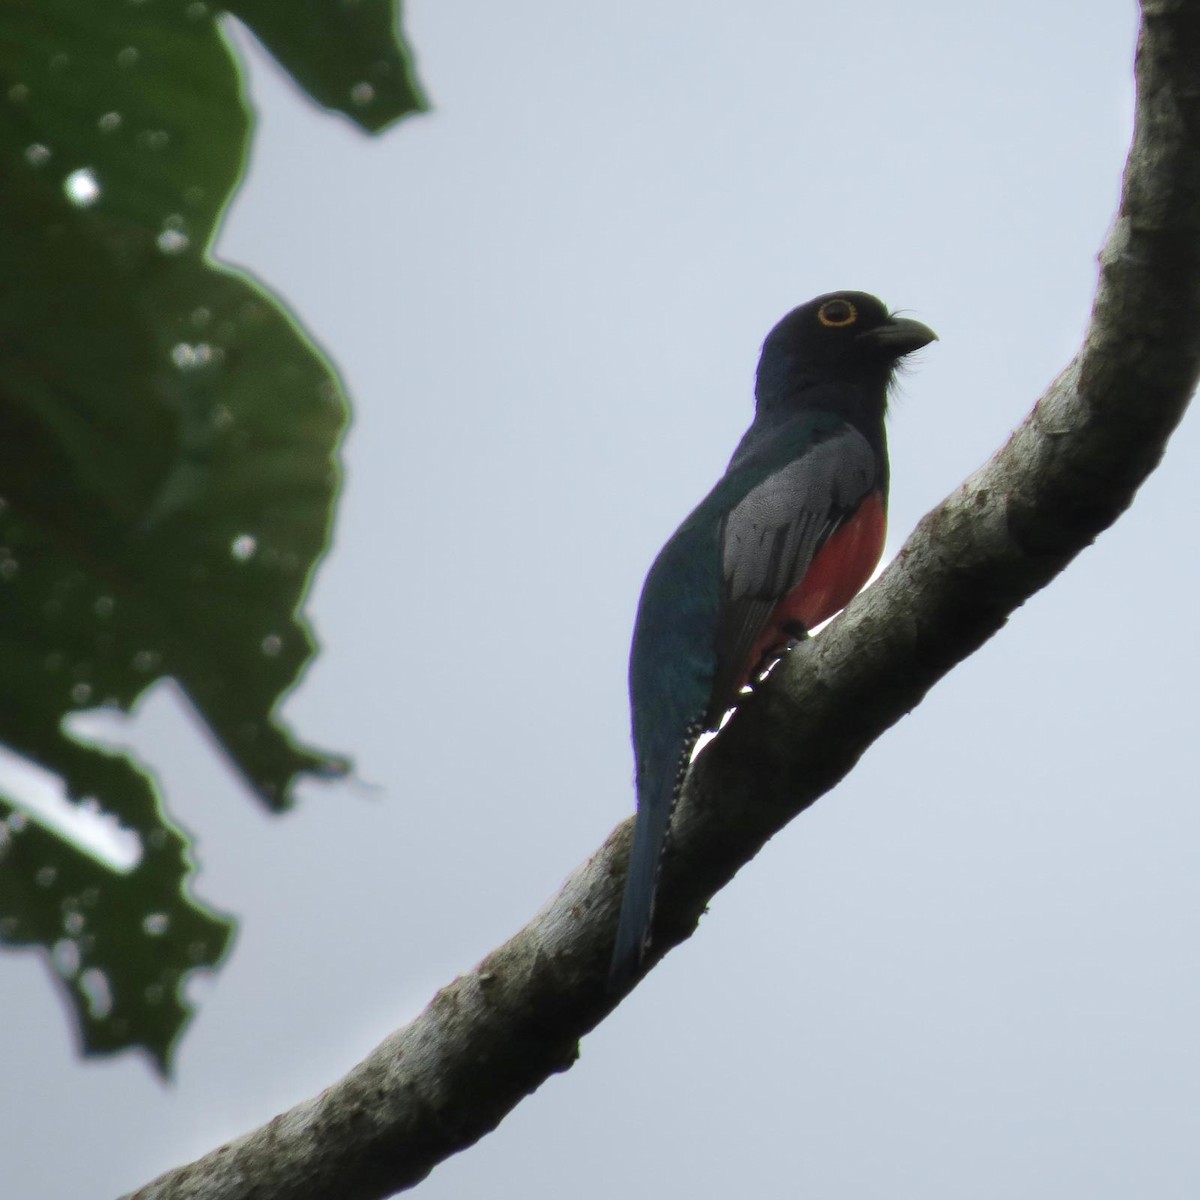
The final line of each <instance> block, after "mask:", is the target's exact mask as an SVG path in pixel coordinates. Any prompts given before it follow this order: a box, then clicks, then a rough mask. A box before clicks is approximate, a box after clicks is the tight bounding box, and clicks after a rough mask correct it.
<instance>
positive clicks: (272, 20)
mask: <svg viewBox="0 0 1200 1200" xmlns="http://www.w3.org/2000/svg"><path fill="white" fill-rule="evenodd" d="M225 7H226V8H228V9H229V11H230V12H231V13H233V14H234V15H235V16H237V17H239V18H241V20H243V21H245V23H246V24H247V25H249V26H250V28H251V29H253V30H254V32H255V33H256V34H257V35H258V37H259V38H260V39H261V41H262V43H263V45H264V46H266V48H267V49H268V50H270V52H271V53H272V54H273V55H274V56H275V57H276V58H277V59H278V60H279V62H280V63H281V64H282V65H283V66H284V67H285V68H286V69H287V71H288V72H289V73H290V74H291V75H292V77H293V78H294V79H295V80H296V82H297V83H299V84H300V86H301V87H302V88H304V90H305V91H306V92H308V94H309V95H310V96H312V98H313V99H314V100H316V101H317V102H318V103H320V104H323V105H325V106H326V107H327V108H334V109H337V110H338V111H339V112H343V113H345V114H346V115H347V116H349V117H351V118H352V119H353V120H355V121H357V122H358V123H359V124H360V125H362V126H363V127H364V128H366V129H370V130H372V131H378V130H380V129H383V128H384V127H385V126H386V125H390V124H391V123H392V122H393V121H395V120H396V119H397V118H399V117H403V116H406V115H407V114H408V113H412V112H420V111H422V110H423V109H425V108H426V101H425V97H424V95H423V94H422V92H421V88H420V85H419V84H418V83H417V81H416V77H415V75H414V73H413V69H412V58H411V52H410V51H409V50H408V48H407V47H406V46H405V45H404V43H403V41H402V40H400V38H399V34H398V33H397V22H398V20H399V17H398V8H399V5H398V4H397V3H396V0H292V2H291V3H290V4H281V3H279V0H230V2H229V3H227V4H226V5H225Z"/></svg>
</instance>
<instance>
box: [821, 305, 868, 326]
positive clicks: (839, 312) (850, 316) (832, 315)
mask: <svg viewBox="0 0 1200 1200" xmlns="http://www.w3.org/2000/svg"><path fill="white" fill-rule="evenodd" d="M817 320H818V321H820V322H821V324H822V325H824V326H825V328H826V329H844V328H845V327H846V326H847V325H853V324H854V322H855V321H857V320H858V309H857V308H855V307H854V305H853V304H851V303H850V301H849V300H826V301H825V303H824V304H822V305H821V307H820V308H819V309H818V310H817Z"/></svg>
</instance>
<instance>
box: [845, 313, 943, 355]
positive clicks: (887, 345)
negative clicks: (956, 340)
mask: <svg viewBox="0 0 1200 1200" xmlns="http://www.w3.org/2000/svg"><path fill="white" fill-rule="evenodd" d="M937 340H938V335H937V334H936V333H934V332H933V330H932V329H930V328H929V326H928V325H922V324H921V322H920V321H914V320H912V319H911V318H909V317H889V318H888V319H887V320H886V321H885V322H884V323H883V324H882V325H877V326H876V327H875V328H874V329H869V330H867V332H866V333H860V334H859V335H858V341H860V342H866V343H867V344H868V345H871V346H876V347H878V348H879V349H880V350H882V351H884V352H885V353H886V354H887V355H888V357H890V358H900V357H901V356H903V355H905V354H911V353H912V352H913V351H914V350H920V349H921V347H922V346H928V345H929V343H930V342H936V341H937Z"/></svg>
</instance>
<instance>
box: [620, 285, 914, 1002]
mask: <svg viewBox="0 0 1200 1200" xmlns="http://www.w3.org/2000/svg"><path fill="white" fill-rule="evenodd" d="M934 338H935V335H934V333H933V331H932V330H931V329H929V328H928V327H927V326H925V325H922V324H921V323H920V322H918V321H913V320H910V319H908V318H904V317H896V316H892V315H891V314H889V312H888V310H887V308H886V307H884V305H883V304H882V303H881V302H880V301H879V300H877V299H876V298H875V297H874V296H869V295H867V294H865V293H863V292H830V293H828V294H827V295H824V296H818V297H817V298H816V299H815V300H810V301H809V302H808V303H807V304H802V305H801V306H800V307H799V308H796V309H793V310H792V311H791V312H790V313H788V314H787V316H786V317H784V318H783V320H781V321H780V322H779V324H778V325H776V326H775V328H774V329H772V330H771V332H770V334H768V335H767V339H766V341H765V342H764V343H763V349H762V357H761V358H760V359H759V363H758V377H757V383H756V386H755V415H754V421H753V423H752V424H751V426H750V428H749V429H748V430H747V431H746V435H745V436H744V437H743V438H742V440H741V443H740V444H739V445H738V448H737V450H736V451H735V452H734V455H733V458H732V459H731V460H730V463H729V466H728V468H727V469H726V471H725V474H724V475H722V476H721V478H720V479H719V480H718V481H717V484H716V486H715V487H714V488H713V489H712V491H711V492H709V494H708V495H707V496H706V497H705V498H704V499H703V500H702V501H701V502H700V505H699V506H698V507H697V508H696V509H695V510H694V511H693V512H692V514H691V515H690V516H689V517H688V518H687V520H686V521H684V523H683V524H682V525H681V526H680V527H679V528H678V529H677V530H676V531H675V534H674V536H673V537H672V538H671V540H670V541H668V542H667V544H666V545H665V546H664V547H663V549H662V551H661V552H660V554H659V556H658V558H657V559H655V561H654V565H653V566H652V567H651V568H650V573H649V575H648V576H647V577H646V583H645V586H644V587H643V589H642V598H641V602H640V604H639V605H638V614H637V624H636V626H635V629H634V634H633V651H632V654H631V656H630V663H629V693H630V700H631V704H632V709H633V745H634V756H635V760H636V778H637V801H638V809H637V821H636V824H635V829H634V835H633V850H632V853H631V855H630V860H629V875H628V878H627V881H626V884H625V896H624V899H623V901H622V904H621V917H620V922H619V925H618V928H617V939H616V948H615V950H614V953H613V959H612V967H611V971H610V977H609V984H610V987H611V988H613V989H619V988H621V987H623V986H624V985H625V984H627V983H628V981H629V979H630V977H631V976H632V975H633V973H634V972H635V971H636V970H637V968H638V965H639V964H640V962H641V958H642V954H643V952H644V950H645V948H646V945H647V943H648V940H649V936H650V922H651V916H652V914H653V909H654V891H655V884H656V882H657V877H658V868H659V862H660V859H661V857H662V853H663V848H664V845H665V842H666V838H667V830H668V827H669V826H670V823H671V810H672V808H673V806H674V804H675V801H676V799H677V797H678V795H679V791H680V788H681V787H682V784H683V779H684V776H685V774H686V773H687V768H688V764H689V762H690V760H691V756H692V751H693V748H694V746H695V743H696V740H697V738H698V737H699V736H700V734H702V733H703V732H705V731H706V730H711V729H716V728H717V726H718V725H719V724H720V722H721V719H722V717H723V716H724V715H725V713H726V712H727V711H728V710H729V709H730V708H732V707H733V706H734V705H735V704H736V703H737V701H738V695H739V693H740V692H741V691H742V689H743V688H745V687H746V686H747V685H749V684H752V683H753V682H754V681H755V679H756V678H757V677H758V676H759V675H760V674H761V672H762V671H763V670H764V669H765V668H766V667H767V666H769V665H770V663H771V662H772V661H773V660H774V659H776V658H778V657H779V656H780V655H781V654H782V653H783V652H784V651H785V650H786V649H787V646H788V645H789V643H791V642H794V641H796V640H799V639H802V638H804V637H805V636H807V632H808V630H809V629H811V628H812V627H813V626H814V625H816V624H818V623H820V622H821V621H824V620H826V619H827V618H828V617H831V616H832V615H833V614H834V613H836V612H837V611H838V610H839V609H840V608H842V607H843V606H844V605H846V604H847V603H849V601H850V599H851V597H853V596H854V594H855V593H856V592H857V591H858V590H859V588H861V587H862V586H863V584H864V583H866V581H867V579H868V578H869V577H870V575H871V572H872V571H873V570H874V569H875V565H876V564H877V563H878V562H879V556H880V555H881V554H882V552H883V541H884V532H885V529H886V524H887V489H888V458H887V443H886V439H885V434H884V427H883V418H884V411H885V409H886V407H887V393H888V387H889V385H890V383H891V381H892V376H893V374H894V373H895V369H896V365H897V363H898V362H899V360H900V359H901V358H903V357H904V355H906V354H909V353H911V352H912V351H914V350H918V349H920V347H922V346H925V345H927V344H928V343H929V342H931V341H933V340H934Z"/></svg>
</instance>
